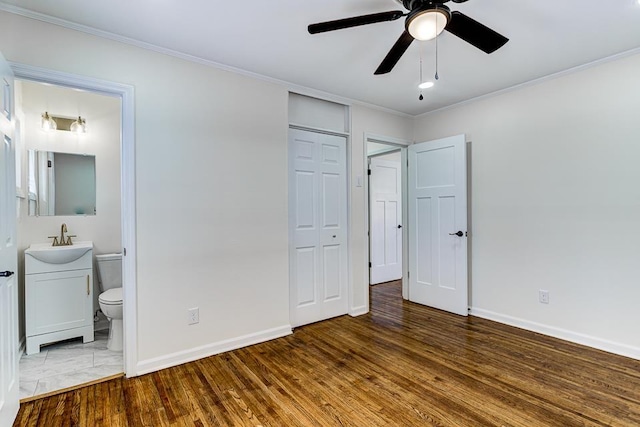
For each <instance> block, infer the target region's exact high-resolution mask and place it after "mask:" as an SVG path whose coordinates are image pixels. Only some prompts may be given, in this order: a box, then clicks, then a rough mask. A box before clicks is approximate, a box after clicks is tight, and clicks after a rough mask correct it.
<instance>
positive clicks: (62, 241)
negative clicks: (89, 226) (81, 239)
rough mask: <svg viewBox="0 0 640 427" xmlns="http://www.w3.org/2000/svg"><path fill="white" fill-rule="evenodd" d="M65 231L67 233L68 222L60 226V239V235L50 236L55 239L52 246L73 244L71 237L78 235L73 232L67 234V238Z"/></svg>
mask: <svg viewBox="0 0 640 427" xmlns="http://www.w3.org/2000/svg"><path fill="white" fill-rule="evenodd" d="M64 233H67V224H65V223H64V222H63V223H62V225H61V226H60V239H58V236H49V238H50V239H53V244H52V246H71V245H73V242H72V241H71V238H72V237H76V236H75V235H73V234H67V238H66V240H65V238H64Z"/></svg>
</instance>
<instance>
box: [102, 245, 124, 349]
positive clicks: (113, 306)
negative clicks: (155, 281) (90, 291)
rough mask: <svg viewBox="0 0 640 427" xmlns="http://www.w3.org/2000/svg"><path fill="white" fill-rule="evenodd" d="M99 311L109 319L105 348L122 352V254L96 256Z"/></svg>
mask: <svg viewBox="0 0 640 427" xmlns="http://www.w3.org/2000/svg"><path fill="white" fill-rule="evenodd" d="M96 262H97V265H98V282H99V284H100V292H101V293H100V296H99V297H98V301H99V303H100V310H102V313H103V314H104V315H105V316H107V318H108V319H109V340H108V341H107V348H108V349H109V350H112V351H122V254H104V255H96Z"/></svg>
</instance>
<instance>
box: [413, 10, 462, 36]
mask: <svg viewBox="0 0 640 427" xmlns="http://www.w3.org/2000/svg"><path fill="white" fill-rule="evenodd" d="M450 18H451V14H450V13H449V11H448V10H447V9H444V8H442V9H441V8H438V9H436V8H431V7H429V8H425V9H418V10H415V11H413V12H411V13H410V14H409V16H408V17H407V21H406V27H407V31H408V32H409V34H411V37H413V38H414V39H416V40H421V41H425V40H432V39H435V38H436V37H438V36H439V35H440V33H442V31H444V28H445V27H446V26H447V24H448V23H449V19H450Z"/></svg>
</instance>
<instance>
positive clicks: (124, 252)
mask: <svg viewBox="0 0 640 427" xmlns="http://www.w3.org/2000/svg"><path fill="white" fill-rule="evenodd" d="M122 253H123V254H124V256H127V248H122Z"/></svg>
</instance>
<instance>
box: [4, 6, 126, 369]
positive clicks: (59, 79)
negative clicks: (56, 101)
mask: <svg viewBox="0 0 640 427" xmlns="http://www.w3.org/2000/svg"><path fill="white" fill-rule="evenodd" d="M0 9H1V8H0ZM9 64H10V66H11V69H12V70H13V72H14V74H15V77H16V78H17V79H22V80H31V81H35V82H40V83H51V84H56V85H59V86H64V87H70V88H76V89H84V90H87V91H90V92H94V93H99V94H102V95H107V96H116V97H119V98H120V99H121V100H122V106H121V121H122V124H121V132H122V133H121V138H120V140H121V146H120V156H121V162H122V165H121V170H122V176H121V192H122V193H121V198H122V246H123V248H126V252H127V256H125V257H123V266H122V267H123V268H122V274H123V279H124V283H125V286H124V289H123V291H124V298H123V300H124V307H123V310H124V319H123V321H124V330H125V343H124V361H125V363H124V370H125V373H126V375H127V376H128V377H132V376H136V375H138V373H137V372H136V366H137V358H138V348H137V343H138V339H137V331H138V327H137V312H136V307H137V301H136V298H137V282H136V204H135V202H136V194H135V184H136V183H135V109H134V108H135V106H134V89H133V86H130V85H125V84H121V83H115V82H110V81H106V80H99V79H95V78H91V77H85V76H79V75H76V74H69V73H63V72H60V71H54V70H48V69H44V68H39V67H33V66H30V65H24V64H18V63H15V62H10V63H9Z"/></svg>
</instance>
